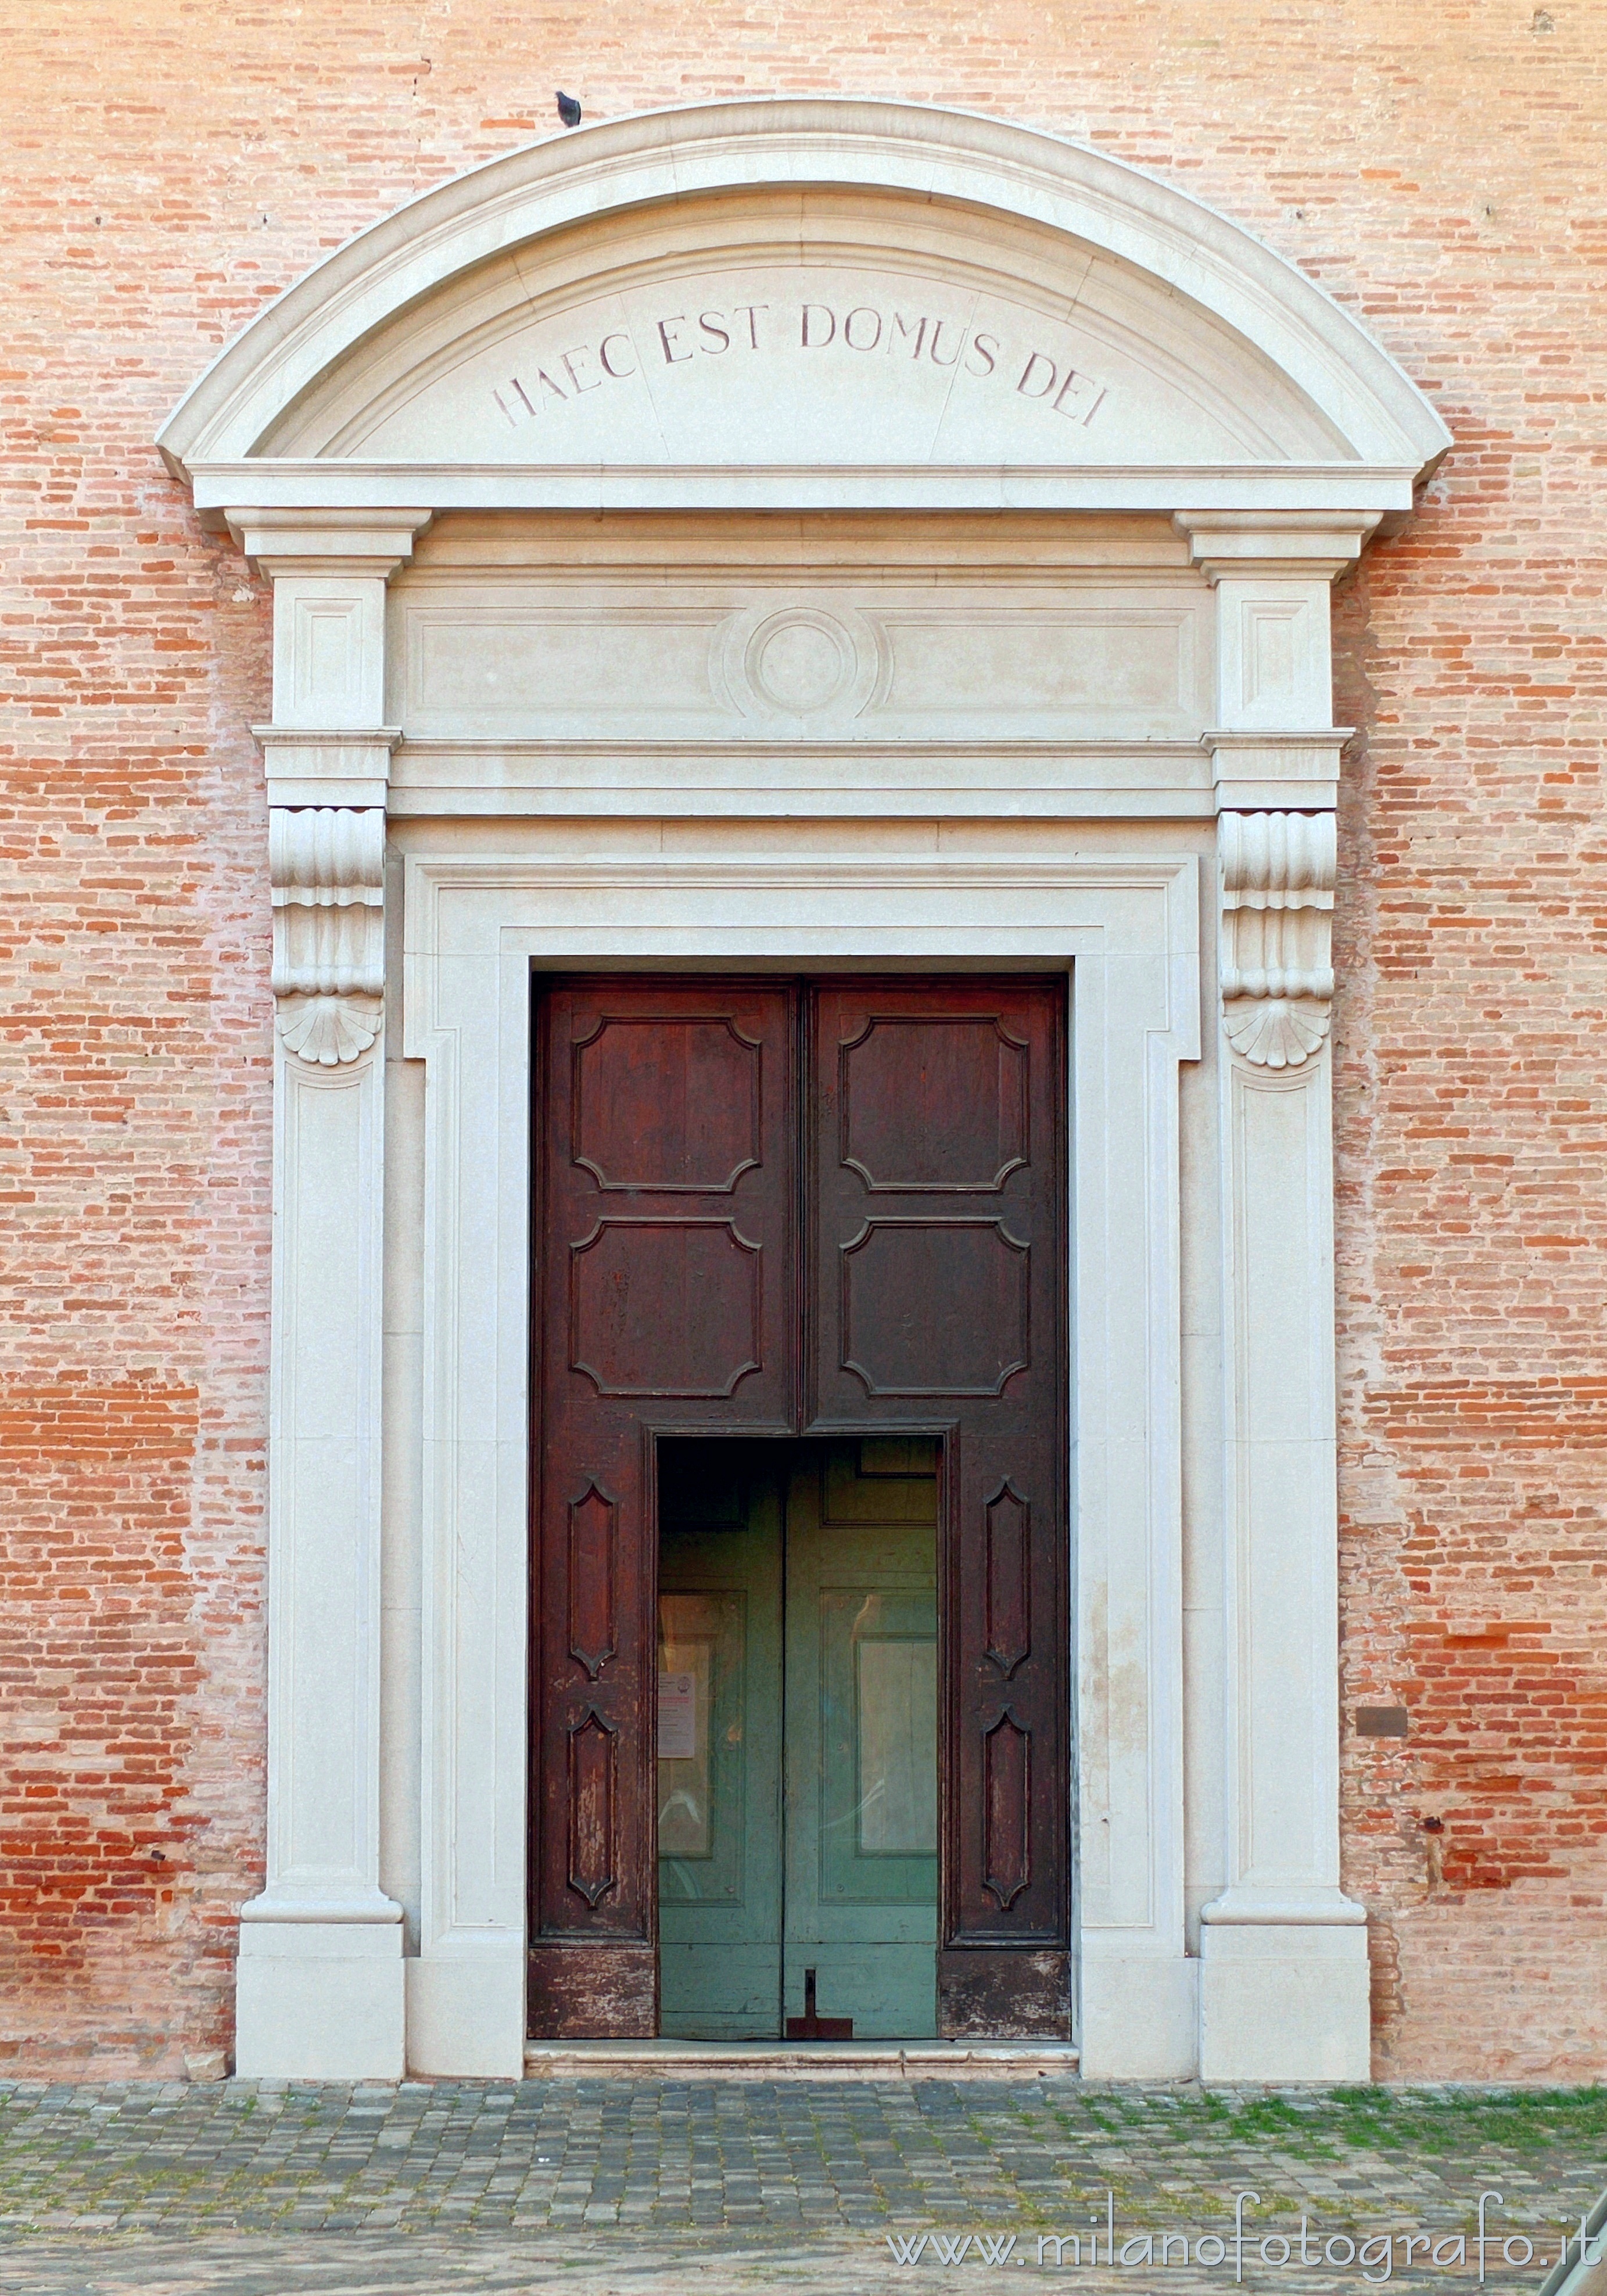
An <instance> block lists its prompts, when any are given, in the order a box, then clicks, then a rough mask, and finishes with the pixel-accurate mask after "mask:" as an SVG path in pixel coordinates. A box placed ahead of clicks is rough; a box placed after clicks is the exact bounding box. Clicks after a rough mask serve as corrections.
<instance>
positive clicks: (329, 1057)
mask: <svg viewBox="0 0 1607 2296" xmlns="http://www.w3.org/2000/svg"><path fill="white" fill-rule="evenodd" d="M383 1011H384V1007H383V1003H382V1001H381V999H380V998H379V997H377V996H282V997H281V998H280V1000H279V1034H280V1036H281V1037H283V1038H284V1043H285V1045H286V1046H287V1047H288V1049H289V1050H290V1051H291V1052H293V1053H296V1054H300V1056H301V1059H302V1060H304V1061H316V1062H317V1064H318V1065H319V1067H320V1068H326V1069H332V1068H336V1067H339V1066H340V1065H341V1064H342V1062H347V1061H355V1060H356V1059H357V1058H358V1055H359V1054H363V1053H366V1052H367V1049H368V1047H369V1046H370V1045H371V1044H373V1042H374V1040H375V1037H377V1036H378V1035H379V1032H380V1022H381V1019H382V1017H383Z"/></svg>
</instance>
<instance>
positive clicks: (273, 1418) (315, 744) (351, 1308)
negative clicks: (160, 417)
mask: <svg viewBox="0 0 1607 2296" xmlns="http://www.w3.org/2000/svg"><path fill="white" fill-rule="evenodd" d="M423 522H424V521H423V517H422V514H421V515H418V516H413V515H411V514H408V515H407V516H406V517H405V518H401V519H399V520H397V521H395V522H393V524H392V526H391V527H388V528H379V527H376V526H375V523H374V521H372V520H369V521H366V522H365V523H362V524H358V523H356V522H354V521H350V520H349V519H348V520H339V519H337V520H335V521H329V520H327V519H320V520H311V519H309V518H308V517H307V516H305V515H301V514H296V513H291V512H238V513H234V514H232V515H231V520H230V523H231V526H232V527H233V528H234V529H235V533H236V535H237V537H238V538H239V539H240V541H241V543H242V545H243V548H244V549H245V550H246V551H247V553H248V554H249V555H250V556H251V557H252V558H253V559H255V560H256V562H258V563H259V564H260V566H261V567H262V569H263V570H264V571H265V572H267V573H268V576H269V577H270V578H271V579H272V581H273V585H274V634H275V642H274V720H273V723H272V724H271V725H270V726H266V727H263V728H261V729H260V734H261V738H262V741H263V746H264V749H265V750H266V752H267V755H268V766H269V799H270V811H269V816H268V857H269V873H270V877H271V881H272V890H273V920H274V948H273V974H272V987H273V992H274V996H275V999H276V1029H275V1071H274V1149H275V1154H274V1244H273V1319H272V1341H271V1349H270V1361H271V1368H270V1412H269V1438H268V1475H269V1483H268V1873H267V1879H266V1884H265V1887H264V1889H263V1890H262V1893H261V1895H260V1897H258V1898H253V1899H252V1900H251V1903H250V1904H249V1905H247V1906H245V1907H243V1909H242V1914H241V1935H240V1965H239V1977H238V1991H237V2001H236V2052H235V2053H236V2063H237V2068H238V2070H239V2071H240V2072H241V2073H243V2074H247V2075H257V2076H263V2075H279V2076H284V2077H287V2078H297V2079H400V2075H401V2072H402V2070H403V2062H404V1997H403V1964H402V1932H401V1908H400V1906H398V1905H397V1904H396V1903H395V1902H394V1900H393V1899H391V1898H388V1897H387V1896H386V1895H385V1894H384V1892H383V1890H381V1888H380V1885H379V1852H380V1841H379V1800H380V1797H379V1785H380V1677H379V1665H380V1599H381V1595H380V1539H381V1484H380V1442H379V1430H380V1424H381V1418H380V1396H381V1379H382V1353H383V1215H384V1200H383V1177H384V1137H383V1118H384V1090H383V1083H384V1079H383V1062H382V1060H381V1057H380V1052H379V1040H380V1037H381V1032H382V1029H383V1018H384V985H385V982H384V908H383V903H384V858H385V814H384V792H385V779H386V774H387V770H388V765H389V758H390V752H391V743H392V742H393V740H394V738H395V737H394V734H393V733H392V732H391V729H389V728H387V727H385V726H383V724H382V723H381V719H382V717H383V694H384V591H385V584H386V581H387V580H388V579H389V577H390V574H391V571H392V570H394V568H395V567H396V566H397V565H398V564H400V562H401V561H402V559H403V558H404V557H405V556H406V555H407V554H408V552H409V551H410V549H411V546H412V535H413V533H414V531H415V530H416V527H417V526H419V525H421V524H422V523H423ZM309 799H310V800H316V799H323V800H324V801H323V802H321V803H319V802H316V801H313V802H309ZM287 800H288V802H287ZM353 800H356V802H353Z"/></svg>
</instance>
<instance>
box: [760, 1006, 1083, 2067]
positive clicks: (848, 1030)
mask: <svg viewBox="0 0 1607 2296" xmlns="http://www.w3.org/2000/svg"><path fill="white" fill-rule="evenodd" d="M808 1002H809V1014H810V1021H809V1046H810V1060H809V1090H808V1094H807V1103H806V1104H807V1109H808V1123H809V1165H810V1189H809V1193H810V1198H811V1204H812V1221H811V1264H810V1270H809V1282H808V1283H807V1285H806V1298H807V1303H808V1307H807V1315H808V1344H807V1346H806V1349H805V1355H804V1361H805V1366H806V1377H807V1378H808V1380H809V1382H810V1393H809V1409H810V1415H811V1420H812V1424H813V1425H815V1426H816V1427H818V1428H819V1429H820V1431H825V1430H826V1429H828V1428H830V1429H832V1430H845V1429H853V1428H859V1429H862V1430H869V1429H872V1428H886V1427H894V1426H919V1427H922V1428H925V1429H929V1430H937V1431H942V1432H943V1433H944V1451H943V1459H944V1546H943V1566H942V1568H943V1578H942V1586H943V1611H944V1616H943V1622H942V1639H943V1669H944V1697H943V1748H944V1759H943V1765H942V1768H943V1785H944V1825H943V1856H942V1861H941V1868H942V1882H941V1887H942V1905H941V1909H940V1930H939V1935H940V1939H941V1944H940V1948H939V1952H938V2015H939V2022H940V2027H941V2030H944V2031H945V2032H948V2033H952V2034H958V2033H992V2034H994V2035H1007V2034H1011V2033H1017V2034H1033V2035H1040V2036H1042V2035H1047V2034H1051V2033H1065V2032H1066V2031H1067V2030H1068V2018H1069V1994H1068V1964H1067V1948H1068V1945H1069V1935H1068V1923H1069V1898H1070V1892H1069V1889H1068V1886H1067V1840H1068V1821H1069V1810H1068V1801H1069V1795H1068V1775H1067V1727H1068V1720H1069V1715H1068V1694H1069V1683H1068V1670H1069V1641H1068V1629H1067V1447H1066V1434H1065V1407H1064V1401H1063V1398H1064V1397H1065V1393H1066V1372H1065V1365H1066V1349H1065V1322H1066V1304H1065V1272H1064V1271H1065V1267H1066V1249H1065V1238H1066V1222H1065V1201H1066V1155H1065V1142H1064V1113H1063V1111H1064V1109H1065V1104H1066V1087H1065V1067H1064V1056H1063V1046H1064V1043H1065V1017H1064V1014H1065V1007H1064V995H1063V990H1062V988H1061V987H1060V985H1059V983H1056V982H1042V981H1029V980H1009V979H1005V980H975V981H968V980H918V981H904V980H888V979H885V978H884V979H880V980H854V981H829V982H822V983H820V984H819V985H817V986H816V987H815V988H813V989H812V991H811V992H810V996H809V1000H808Z"/></svg>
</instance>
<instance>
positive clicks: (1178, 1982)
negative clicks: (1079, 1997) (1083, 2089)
mask: <svg viewBox="0 0 1607 2296" xmlns="http://www.w3.org/2000/svg"><path fill="white" fill-rule="evenodd" d="M1198 1975H1199V1963H1198V1962H1195V1961H1185V1960H1184V1959H1183V1956H1182V1955H1181V1954H1180V1955H1178V1956H1176V1957H1175V1958H1169V1957H1166V1956H1162V1955H1159V1954H1150V1955H1139V1954H1134V1955H1133V1956H1131V1957H1129V1958H1125V1957H1123V1956H1120V1955H1118V1954H1111V1955H1109V1956H1105V1955H1103V1954H1100V1955H1097V1956H1096V1955H1093V1954H1089V1953H1087V1952H1084V1960H1083V1972H1082V1993H1083V2021H1082V2029H1081V2034H1080V2050H1081V2064H1082V2071H1083V2077H1084V2079H1085V2080H1187V2079H1190V2078H1191V2075H1192V2074H1193V2071H1194V2069H1195V2050H1196V2046H1197V2044H1196V2034H1197V2031H1198V2024H1199V1997H1198V1994H1197V1991H1196V1980H1197V1978H1198Z"/></svg>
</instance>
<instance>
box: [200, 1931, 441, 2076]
mask: <svg viewBox="0 0 1607 2296" xmlns="http://www.w3.org/2000/svg"><path fill="white" fill-rule="evenodd" d="M404 1967H405V1964H404V1963H403V1960H402V1933H401V1925H400V1923H399V1922H391V1923H377V1922H244V1923H242V1924H241V1929H240V1962H239V1966H238V1969H237V1971H236V1972H235V2071H237V2072H238V2073H239V2074H240V2075H241V2076H242V2077H243V2079H254V2080H263V2079H267V2080H275V2079H277V2080H341V2081H346V2080H377V2081H396V2080H400V2079H401V2078H402V2073H403V2070H404V2054H405V2034H406V2011H405V1997H404V1993H403V1970H404Z"/></svg>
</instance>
